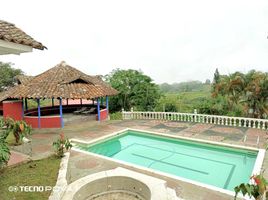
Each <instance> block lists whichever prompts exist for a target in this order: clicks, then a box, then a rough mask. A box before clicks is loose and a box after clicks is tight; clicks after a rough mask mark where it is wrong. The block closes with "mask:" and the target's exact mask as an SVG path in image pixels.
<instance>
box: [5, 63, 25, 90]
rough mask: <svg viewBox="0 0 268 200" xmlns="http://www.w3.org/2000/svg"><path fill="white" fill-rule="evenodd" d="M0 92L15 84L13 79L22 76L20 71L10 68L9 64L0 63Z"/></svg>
mask: <svg viewBox="0 0 268 200" xmlns="http://www.w3.org/2000/svg"><path fill="white" fill-rule="evenodd" d="M0 74H1V78H0V92H1V91H3V90H5V89H7V88H8V87H10V86H13V85H14V84H15V80H14V77H15V76H17V75H21V74H23V71H22V70H20V69H15V68H13V67H12V64H11V63H3V62H0Z"/></svg>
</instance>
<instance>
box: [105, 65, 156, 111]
mask: <svg viewBox="0 0 268 200" xmlns="http://www.w3.org/2000/svg"><path fill="white" fill-rule="evenodd" d="M106 81H107V82H108V83H109V84H110V85H111V86H112V87H113V88H115V89H117V90H118V91H119V94H118V95H117V96H114V97H111V99H110V104H109V105H110V110H111V111H112V112H113V111H119V110H121V109H122V108H124V109H125V110H130V108H131V107H134V108H136V109H138V110H153V109H154V108H155V105H156V103H157V101H158V100H159V98H160V96H161V93H160V90H159V87H158V86H157V85H156V84H155V83H153V82H152V81H153V80H152V79H151V78H150V77H149V76H146V75H144V74H143V73H142V72H141V71H137V70H131V69H129V70H121V69H116V70H113V71H112V72H111V73H110V74H108V75H106Z"/></svg>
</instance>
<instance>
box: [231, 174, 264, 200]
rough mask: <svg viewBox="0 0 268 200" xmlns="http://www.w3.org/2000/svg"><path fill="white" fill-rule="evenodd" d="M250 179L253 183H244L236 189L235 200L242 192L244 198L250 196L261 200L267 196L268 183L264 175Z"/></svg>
mask: <svg viewBox="0 0 268 200" xmlns="http://www.w3.org/2000/svg"><path fill="white" fill-rule="evenodd" d="M250 179H251V181H252V183H242V184H240V185H238V186H236V187H235V188H234V190H235V198H234V199H236V198H237V195H238V193H240V192H241V193H242V194H243V196H245V195H248V196H249V197H254V199H256V200H261V199H262V198H263V197H264V196H265V192H266V187H267V181H266V179H265V178H264V177H263V175H262V174H259V175H253V176H252V177H251V178H250ZM265 199H266V198H265Z"/></svg>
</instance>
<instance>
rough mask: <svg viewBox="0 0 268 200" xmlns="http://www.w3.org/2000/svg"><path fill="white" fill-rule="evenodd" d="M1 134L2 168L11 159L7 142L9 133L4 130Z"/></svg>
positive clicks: (0, 157)
mask: <svg viewBox="0 0 268 200" xmlns="http://www.w3.org/2000/svg"><path fill="white" fill-rule="evenodd" d="M0 134H1V135H0V169H2V168H3V167H4V166H6V165H7V163H8V161H9V158H10V149H9V147H8V144H7V142H6V138H7V136H8V134H7V133H6V132H2V133H0Z"/></svg>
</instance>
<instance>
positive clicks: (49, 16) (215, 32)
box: [0, 0, 268, 83]
mask: <svg viewBox="0 0 268 200" xmlns="http://www.w3.org/2000/svg"><path fill="white" fill-rule="evenodd" d="M267 3H268V2H267V1H264V0H256V1H251V0H249V1H245V0H236V1H233V0H232V1H231V0H225V1H216V0H203V1H199V0H188V1H182V0H181V1H167V0H163V1H156V0H146V1H145V0H143V1H141V0H138V1H137V0H136V1H128V0H121V1H117V0H113V1H109V0H107V1H101V0H100V1H82V0H76V1H70V0H69V1H66V0H65V1H63V0H60V1H52V0H49V1H34V0H27V1H19V0H10V1H4V2H2V3H1V7H2V8H5V9H2V10H1V17H0V18H1V19H3V20H6V21H9V22H12V23H15V24H16V25H17V26H18V27H20V28H22V29H23V30H24V31H25V32H27V33H29V34H30V35H31V36H33V37H34V38H35V39H37V40H39V41H41V42H42V43H44V44H45V45H46V46H47V47H48V50H47V51H38V50H35V51H34V52H33V53H29V54H22V55H21V56H1V57H0V60H2V61H10V62H13V63H15V66H17V67H19V68H21V69H23V70H24V71H25V72H26V73H27V74H31V75H35V74H38V73H40V72H42V71H44V70H46V69H49V68H51V67H53V66H54V65H56V64H57V63H59V62H60V61H62V60H65V61H66V62H67V63H69V64H71V65H73V66H74V67H76V68H78V69H80V70H82V71H84V72H86V73H89V74H107V73H109V72H110V71H112V69H114V68H118V67H119V68H134V69H142V71H144V72H145V73H146V74H147V75H149V76H151V77H152V78H153V79H154V80H155V81H156V82H170V83H171V82H176V81H185V80H195V79H198V80H202V81H204V80H205V79H206V78H212V76H213V73H214V71H215V68H216V67H218V68H219V70H220V72H222V73H230V72H233V71H236V70H240V71H241V70H242V71H247V70H249V69H251V68H253V67H254V68H256V69H258V70H263V71H267V69H268V67H267V66H268V56H267V53H268V40H267V39H266V37H267V35H268V12H267V11H268V4H267Z"/></svg>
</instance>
